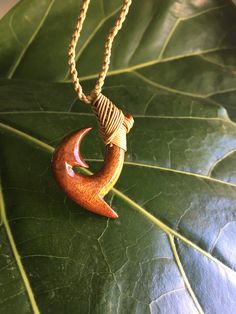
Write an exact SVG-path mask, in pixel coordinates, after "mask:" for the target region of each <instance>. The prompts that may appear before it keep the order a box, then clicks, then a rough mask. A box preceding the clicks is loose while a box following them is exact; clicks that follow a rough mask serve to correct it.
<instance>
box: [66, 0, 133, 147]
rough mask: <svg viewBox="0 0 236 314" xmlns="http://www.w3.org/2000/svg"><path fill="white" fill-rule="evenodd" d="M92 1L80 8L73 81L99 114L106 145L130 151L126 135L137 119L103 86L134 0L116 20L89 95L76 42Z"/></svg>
mask: <svg viewBox="0 0 236 314" xmlns="http://www.w3.org/2000/svg"><path fill="white" fill-rule="evenodd" d="M89 3H90V0H83V1H82V7H81V9H80V13H79V17H78V20H77V24H76V28H75V31H74V33H73V35H72V39H71V42H70V46H69V53H68V55H69V62H68V63H69V67H70V74H71V77H72V82H73V85H74V88H75V91H76V93H77V94H78V97H79V99H80V100H81V101H83V102H85V103H87V104H91V105H92V109H93V111H94V113H95V115H96V117H97V121H98V125H99V131H100V135H101V137H102V139H103V141H104V143H105V144H106V145H108V144H111V145H113V144H114V145H116V146H119V147H120V148H122V149H123V150H125V151H126V149H127V147H126V134H127V133H128V132H129V130H130V129H131V128H132V126H133V123H134V120H133V117H132V116H131V115H126V116H125V115H124V114H123V112H122V111H121V110H120V109H118V108H117V107H116V106H115V104H113V103H112V101H110V100H109V99H108V98H107V97H106V96H104V95H102V94H101V92H102V87H103V85H104V81H105V78H106V75H107V72H108V69H109V65H110V59H111V49H112V44H113V40H114V38H115V36H116V35H117V33H118V32H119V30H120V29H121V27H122V24H123V22H124V20H125V18H126V15H127V14H128V11H129V7H130V5H131V3H132V0H124V3H123V5H122V8H121V10H120V14H119V16H118V18H117V20H116V22H115V25H114V26H113V27H112V28H111V29H110V31H109V33H108V36H107V38H106V41H105V48H104V55H103V63H102V68H101V71H100V73H99V75H98V79H97V81H96V84H95V87H94V89H93V90H92V91H91V93H90V95H85V94H84V92H83V88H82V86H81V84H80V81H79V75H78V72H77V70H76V61H75V59H76V57H75V56H76V53H75V49H76V45H77V42H78V40H79V37H80V33H81V30H82V27H83V23H84V20H85V18H86V14H87V11H88V7H89Z"/></svg>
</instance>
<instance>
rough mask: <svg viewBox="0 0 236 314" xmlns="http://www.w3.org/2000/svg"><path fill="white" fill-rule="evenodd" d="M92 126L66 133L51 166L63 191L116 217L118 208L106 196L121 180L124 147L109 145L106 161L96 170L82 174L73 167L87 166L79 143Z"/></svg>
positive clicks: (104, 213)
mask: <svg viewBox="0 0 236 314" xmlns="http://www.w3.org/2000/svg"><path fill="white" fill-rule="evenodd" d="M90 130H91V128H86V129H81V130H79V131H76V132H74V133H72V134H70V135H69V136H67V137H66V138H65V139H64V141H63V142H62V143H61V144H60V145H59V147H58V148H57V149H56V151H55V153H54V155H53V162H52V169H53V173H54V176H55V179H56V181H57V182H58V184H59V185H60V187H61V188H62V189H63V191H64V192H65V193H66V194H67V195H68V196H69V197H70V198H71V199H72V200H74V201H75V202H76V203H78V204H79V205H80V206H82V207H84V208H86V209H88V210H89V211H91V212H94V213H96V214H99V215H103V216H106V217H109V218H117V217H118V215H117V214H116V212H115V211H114V210H113V209H112V208H111V207H110V206H109V205H108V204H107V203H106V202H105V201H104V200H103V197H104V196H105V195H106V194H107V193H108V192H109V190H110V189H111V188H112V187H113V185H114V184H115V183H116V181H117V180H118V178H119V176H120V173H121V170H122V167H123V162H124V154H125V151H124V150H123V149H122V148H120V147H118V146H116V145H107V146H106V155H105V160H104V165H103V166H102V168H101V169H100V171H98V172H97V173H96V174H94V175H91V176H86V175H82V174H80V173H77V172H75V171H74V167H85V168H88V165H87V163H86V162H85V161H84V159H83V158H82V156H81V155H80V144H81V141H82V139H83V137H84V136H85V135H86V134H87V133H88V131H90Z"/></svg>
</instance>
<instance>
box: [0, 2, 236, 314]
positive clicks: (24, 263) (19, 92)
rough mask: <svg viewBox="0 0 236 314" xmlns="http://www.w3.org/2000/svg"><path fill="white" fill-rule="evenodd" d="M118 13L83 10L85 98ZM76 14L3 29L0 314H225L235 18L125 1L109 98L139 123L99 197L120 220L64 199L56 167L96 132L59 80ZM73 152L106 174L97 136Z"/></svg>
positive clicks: (50, 9) (226, 9) (230, 282)
mask: <svg viewBox="0 0 236 314" xmlns="http://www.w3.org/2000/svg"><path fill="white" fill-rule="evenodd" d="M120 5H121V1H109V2H108V1H107V2H104V3H103V2H102V1H101V2H100V1H92V3H91V9H90V11H89V14H88V17H87V20H86V23H85V27H84V31H83V35H82V38H81V41H80V44H79V50H78V68H79V69H80V73H81V75H82V76H83V77H82V80H81V81H82V84H83V87H84V88H85V90H90V89H91V88H92V87H93V85H94V83H95V80H96V75H97V74H96V73H97V72H98V71H99V67H100V63H101V55H102V50H103V48H102V45H103V39H104V36H105V34H106V33H107V31H108V29H109V27H110V25H111V24H112V23H113V22H114V19H115V16H116V12H117V10H118V8H119V7H120ZM79 6H80V3H78V1H72V0H71V1H68V2H65V3H63V2H62V1H46V0H45V1H40V3H39V2H38V1H33V0H30V1H29V0H24V1H21V2H20V4H19V5H17V6H16V7H15V8H14V9H13V10H12V11H10V12H9V13H8V14H7V15H6V16H5V17H4V18H3V19H2V21H1V23H0V30H1V34H3V36H2V37H1V39H0V47H1V49H0V66H1V69H2V70H1V71H2V76H4V77H5V78H7V77H8V78H12V77H13V78H14V79H12V80H6V79H2V80H1V81H0V93H1V97H0V121H1V123H0V139H1V152H0V162H1V177H2V181H1V194H0V208H1V221H2V225H1V229H0V239H1V242H0V245H1V255H0V273H1V275H0V312H1V313H3V314H5V313H7V314H11V313H16V309H17V313H20V314H21V313H23V314H24V313H39V312H41V313H52V314H54V313H70V314H71V313H72V314H75V313H90V312H91V313H99V314H100V313H122V314H123V313H127V314H128V313H137V314H143V313H168V314H172V313H173V314H176V313H180V314H193V313H214V314H218V313H219V314H229V313H234V312H235V307H236V274H235V270H236V263H235V260H236V259H235V257H236V254H235V251H236V247H235V241H234V236H235V232H236V223H235V221H236V211H235V204H236V179H235V173H234V169H235V167H234V165H235V158H234V157H235V149H236V124H235V123H234V122H233V120H235V117H236V115H235V109H234V102H233V96H234V93H235V92H234V89H235V82H236V78H235V63H236V62H235V56H234V55H235V36H233V35H232V34H233V29H234V28H235V26H236V25H235V15H236V8H235V6H234V5H233V4H232V3H231V2H230V1H191V2H185V1H183V2H182V1H154V0H153V1H151V0H148V1H146V2H145V4H144V3H143V2H141V1H134V3H133V5H132V8H131V11H130V14H129V15H128V18H127V21H126V22H125V24H124V28H123V29H122V31H121V32H120V33H119V35H118V37H117V40H116V41H115V44H114V51H113V54H112V62H111V69H110V72H109V75H108V77H107V79H106V83H105V87H104V94H105V95H107V96H108V97H109V98H111V99H112V100H113V101H114V102H115V103H116V104H117V105H118V106H119V107H120V108H122V110H124V111H125V112H131V113H132V114H133V115H134V117H135V125H134V128H133V129H132V130H131V132H130V134H129V135H128V152H127V154H126V161H125V165H124V170H123V172H122V175H121V177H120V179H119V181H118V183H117V185H116V187H115V189H113V190H112V191H111V193H110V194H109V195H108V196H107V198H106V200H107V202H108V203H109V204H111V206H112V207H113V208H114V209H115V210H117V212H118V213H119V219H117V220H109V219H106V218H104V217H100V216H97V215H94V214H92V213H89V212H87V211H85V210H84V209H82V208H80V207H78V206H77V205H76V204H74V203H73V202H72V201H70V200H68V199H67V198H66V197H65V195H64V194H63V192H61V191H60V189H59V188H58V187H57V185H56V183H55V182H54V180H53V178H52V174H51V170H50V160H51V155H52V152H53V149H54V147H55V146H56V145H57V143H58V142H60V140H61V139H62V138H63V137H64V136H65V135H66V134H67V133H69V132H71V131H72V130H75V129H79V128H82V127H86V126H92V127H94V129H96V121H95V117H94V115H93V114H92V113H91V110H90V108H89V106H87V105H85V104H82V103H81V102H80V101H78V100H77V99H76V95H75V93H74V91H73V89H72V87H71V84H68V83H65V82H63V81H65V80H68V76H67V71H68V69H67V65H66V50H67V44H68V42H69V39H70V36H71V32H72V29H73V24H74V22H75V19H76V16H77V14H78V10H79ZM61 20H63V23H62V22H61ZM94 51H96V52H97V53H98V58H95V57H94ZM91 60H92V61H91ZM19 79H20V80H19ZM29 79H30V80H31V81H30V80H29ZM37 79H41V80H43V81H42V82H37V81H34V80H37ZM46 80H47V81H50V80H54V81H60V82H57V83H52V82H45V81H46ZM82 149H83V155H84V156H85V157H86V159H87V160H88V162H89V164H90V170H91V171H96V170H97V169H99V168H100V167H101V165H102V162H103V153H104V147H103V144H102V143H101V141H100V140H99V138H98V136H97V134H96V132H93V133H92V134H91V135H88V136H87V137H86V139H85V140H84V143H83V146H82Z"/></svg>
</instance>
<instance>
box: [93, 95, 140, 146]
mask: <svg viewBox="0 0 236 314" xmlns="http://www.w3.org/2000/svg"><path fill="white" fill-rule="evenodd" d="M92 109H93V111H94V113H95V114H96V117H97V121H98V125H99V133H100V136H101V137H102V139H103V141H104V143H105V144H106V145H108V144H114V145H116V146H119V147H121V148H122V149H124V150H125V151H126V150H127V144H126V134H127V133H128V132H129V131H130V129H131V128H132V126H133V124H134V119H133V117H132V116H131V115H124V114H123V112H122V110H120V109H118V108H117V107H116V105H115V104H113V103H112V101H111V100H110V99H108V98H107V97H106V96H104V95H103V94H99V95H98V96H97V97H96V98H95V99H94V101H93V102H92Z"/></svg>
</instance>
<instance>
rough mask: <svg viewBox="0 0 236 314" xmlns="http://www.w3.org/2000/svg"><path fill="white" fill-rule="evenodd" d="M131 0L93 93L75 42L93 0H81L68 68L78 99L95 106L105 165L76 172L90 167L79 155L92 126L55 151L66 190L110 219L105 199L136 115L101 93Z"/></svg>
mask: <svg viewBox="0 0 236 314" xmlns="http://www.w3.org/2000/svg"><path fill="white" fill-rule="evenodd" d="M131 2H132V1H131V0H124V3H123V5H122V7H121V10H120V14H119V16H118V18H117V21H116V23H115V25H114V26H113V27H112V28H111V29H110V31H109V33H108V36H107V39H106V41H105V46H104V58H103V63H102V68H101V71H100V73H99V75H98V79H97V82H96V84H95V87H94V89H93V90H92V92H91V93H90V95H85V94H84V92H83V89H82V86H81V84H80V80H79V77H78V72H77V70H76V45H77V42H78V39H79V37H80V32H81V30H82V26H83V23H84V20H85V17H86V14H87V10H88V6H89V3H90V0H82V5H81V9H80V14H79V17H78V19H77V24H76V28H75V31H74V33H73V35H72V38H71V42H70V46H69V53H68V55H69V62H68V63H69V67H70V74H71V77H72V82H73V85H74V89H75V91H76V93H77V95H78V97H79V99H80V100H81V101H83V102H85V103H87V104H91V105H92V109H93V111H94V113H95V115H96V117H97V121H98V125H99V131H100V135H101V137H102V139H103V141H104V143H105V144H106V156H105V161H104V165H103V167H102V168H101V169H100V171H98V172H97V173H96V174H94V175H92V176H85V175H82V174H79V173H77V172H75V171H74V167H76V166H78V167H86V168H87V167H88V165H87V164H86V162H85V161H84V159H83V158H82V156H81V155H80V143H81V141H82V139H83V137H84V136H85V134H86V133H88V131H89V130H90V128H85V129H81V130H79V131H76V132H74V133H72V134H71V135H69V136H67V137H66V138H65V139H64V140H63V141H62V143H61V144H60V145H59V146H58V148H57V149H56V150H55V153H54V155H53V159H52V170H53V174H54V176H55V179H56V181H57V183H58V184H59V185H60V187H61V188H62V189H63V190H64V192H65V193H66V194H67V195H68V196H69V197H70V198H71V199H73V200H74V201H75V202H76V203H78V204H79V205H80V206H82V207H84V208H86V209H87V210H89V211H91V212H94V213H97V214H99V215H103V216H106V217H109V218H117V217H118V215H117V214H116V212H115V211H114V210H113V209H112V208H111V207H110V206H109V205H108V204H107V203H106V202H105V201H104V200H103V197H104V195H106V194H107V193H108V192H109V190H110V189H111V188H112V187H113V185H114V184H115V183H116V181H117V180H118V178H119V176H120V173H121V170H122V167H123V163H124V154H125V151H126V133H128V132H129V130H130V129H131V128H132V126H133V122H134V121H133V118H132V116H130V115H127V116H124V114H123V112H122V111H121V110H119V109H118V108H117V107H116V106H115V105H114V104H113V103H112V102H111V101H110V100H109V99H108V98H107V97H105V96H104V95H102V94H101V91H102V86H103V84H104V80H105V77H106V74H107V72H108V69H109V64H110V57H111V48H112V43H113V40H114V38H115V36H116V35H117V33H118V31H119V30H120V29H121V27H122V23H123V22H124V21H125V18H126V15H127V14H128V11H129V7H130V5H131Z"/></svg>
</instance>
